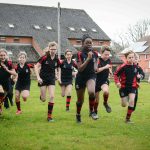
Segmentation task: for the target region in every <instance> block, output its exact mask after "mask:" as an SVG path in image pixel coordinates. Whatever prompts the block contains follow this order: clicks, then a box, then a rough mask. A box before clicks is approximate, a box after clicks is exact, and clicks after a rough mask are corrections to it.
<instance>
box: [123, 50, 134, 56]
mask: <svg viewBox="0 0 150 150" xmlns="http://www.w3.org/2000/svg"><path fill="white" fill-rule="evenodd" d="M130 54H134V55H135V53H134V52H133V50H130V51H128V52H126V53H125V54H124V56H125V57H126V58H127V57H128V55H130Z"/></svg>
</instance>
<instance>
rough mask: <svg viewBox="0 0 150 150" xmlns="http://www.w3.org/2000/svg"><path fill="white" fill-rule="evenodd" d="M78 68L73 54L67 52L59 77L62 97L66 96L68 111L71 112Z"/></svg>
mask: <svg viewBox="0 0 150 150" xmlns="http://www.w3.org/2000/svg"><path fill="white" fill-rule="evenodd" d="M74 67H75V68H77V64H76V63H75V61H73V60H72V52H71V51H70V50H66V52H65V60H63V61H61V64H60V68H61V70H60V71H61V77H59V80H58V81H59V84H60V86H61V92H62V93H61V95H62V96H63V97H64V96H66V111H69V106H70V101H71V91H72V80H73V75H72V73H73V69H74Z"/></svg>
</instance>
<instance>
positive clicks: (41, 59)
mask: <svg viewBox="0 0 150 150" xmlns="http://www.w3.org/2000/svg"><path fill="white" fill-rule="evenodd" d="M46 58H47V57H46V56H42V57H41V58H40V59H39V60H38V61H37V62H38V63H40V64H42V63H43V61H44V60H45V59H46Z"/></svg>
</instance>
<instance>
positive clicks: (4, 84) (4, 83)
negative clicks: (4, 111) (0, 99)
mask: <svg viewBox="0 0 150 150" xmlns="http://www.w3.org/2000/svg"><path fill="white" fill-rule="evenodd" d="M0 85H1V86H2V87H3V90H4V91H5V92H8V91H9V89H10V83H9V80H3V81H0Z"/></svg>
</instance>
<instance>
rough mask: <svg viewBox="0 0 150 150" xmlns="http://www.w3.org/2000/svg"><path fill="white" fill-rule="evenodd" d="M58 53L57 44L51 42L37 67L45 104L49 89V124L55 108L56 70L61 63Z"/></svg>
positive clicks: (41, 96)
mask: <svg viewBox="0 0 150 150" xmlns="http://www.w3.org/2000/svg"><path fill="white" fill-rule="evenodd" d="M56 52H57V43H55V42H50V43H49V45H48V50H47V52H46V54H45V55H44V56H42V57H41V58H40V59H39V60H38V62H37V64H36V65H35V73H36V76H37V80H38V86H39V87H40V90H41V94H40V99H41V101H43V102H45V101H46V90H47V88H48V92H49V96H50V97H49V102H48V113H47V120H48V122H52V121H53V118H52V112H53V106H54V93H55V79H56V77H55V74H57V73H56V69H58V68H59V66H60V61H59V59H58V58H57V56H56ZM39 68H40V72H39ZM59 73H60V69H58V74H59ZM59 76H60V75H59Z"/></svg>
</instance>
